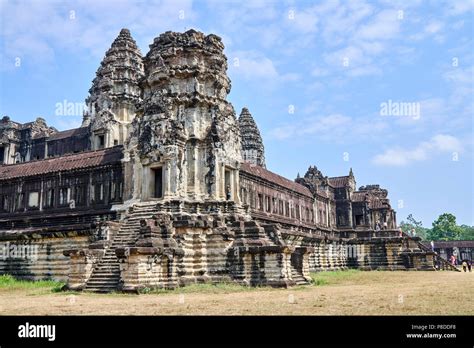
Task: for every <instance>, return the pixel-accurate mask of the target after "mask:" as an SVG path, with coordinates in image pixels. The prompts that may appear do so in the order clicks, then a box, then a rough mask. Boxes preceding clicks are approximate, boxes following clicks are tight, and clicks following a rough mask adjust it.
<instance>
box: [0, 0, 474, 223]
mask: <svg viewBox="0 0 474 348" xmlns="http://www.w3.org/2000/svg"><path fill="white" fill-rule="evenodd" d="M0 11H1V24H0V25H1V28H0V40H1V41H0V43H1V46H0V51H1V61H0V73H1V75H0V76H1V79H0V83H1V84H0V112H1V114H2V115H9V116H10V117H11V118H13V119H14V120H16V121H19V122H27V121H31V120H33V119H35V118H36V117H38V116H41V117H44V118H45V119H46V120H47V122H48V123H49V124H51V125H53V126H55V127H57V128H58V129H68V128H73V127H77V126H78V125H80V122H81V116H79V115H77V116H57V115H55V109H56V104H57V103H61V102H63V101H64V100H66V101H68V102H73V103H81V102H83V101H84V99H85V98H86V97H87V92H88V89H89V88H90V86H91V81H92V79H93V78H94V74H95V71H96V70H97V68H98V66H99V63H100V61H101V59H102V58H103V55H104V53H105V51H106V50H107V49H108V48H109V46H110V44H111V43H112V41H113V40H114V38H115V37H116V36H117V35H118V32H119V31H120V29H121V28H124V27H126V28H129V29H130V30H131V32H132V35H133V37H134V38H135V40H136V41H137V43H138V45H139V47H140V49H141V51H142V53H143V54H146V52H147V51H148V45H149V44H150V43H151V42H152V40H153V38H154V37H156V36H158V35H159V34H160V33H162V32H164V31H167V30H173V31H184V30H187V29H190V28H194V29H197V30H201V31H203V32H204V33H214V34H217V35H219V36H221V37H222V38H223V41H224V44H225V46H226V48H225V53H226V55H227V57H228V61H229V71H228V73H229V76H230V78H231V80H232V91H231V93H230V95H229V98H228V99H229V100H230V101H231V102H232V103H233V105H234V108H235V110H236V112H237V113H240V110H241V108H242V107H243V106H247V107H248V108H249V110H250V112H251V113H252V114H253V116H254V118H255V120H256V121H257V123H258V125H259V127H260V130H261V133H262V135H263V138H264V143H265V147H266V159H267V167H268V168H269V169H270V170H272V171H275V172H277V173H279V174H282V175H284V176H286V177H288V178H294V177H296V174H297V173H298V172H299V173H300V174H304V173H305V171H306V169H307V168H308V166H309V165H316V166H317V167H318V168H319V169H320V170H322V171H323V173H324V174H325V175H328V176H339V175H346V174H347V173H348V172H349V168H350V167H352V168H353V171H354V174H355V175H356V180H357V185H358V186H361V185H366V184H374V183H379V184H380V185H381V186H382V187H384V188H386V189H388V190H389V192H390V198H391V201H392V205H393V206H394V207H395V209H396V210H397V212H398V221H399V222H400V221H401V220H403V219H406V217H407V215H408V214H410V213H412V214H413V215H414V217H415V218H416V219H418V220H422V221H423V224H424V225H425V226H427V227H429V226H430V225H431V222H432V221H433V220H434V219H435V218H437V216H438V215H440V214H442V213H444V212H451V213H453V214H455V215H456V216H457V218H458V223H464V224H470V225H474V219H473V216H474V208H473V197H474V195H473V169H474V168H473V163H474V162H473V151H472V150H473V114H474V113H473V104H474V102H473V95H474V94H473V81H474V80H473V73H474V59H473V58H474V54H473V52H474V50H473V36H474V35H473V31H474V30H473V25H474V24H473V13H474V12H473V11H474V1H472V0H462V1H416V0H412V1H378V2H376V1H335V0H325V1H311V2H310V1H245V2H243V3H241V2H239V1H104V0H91V1H67V2H66V1H6V0H0ZM389 102H391V105H392V106H393V105H397V106H400V107H402V106H403V105H405V106H407V105H409V106H413V109H410V110H419V112H411V111H410V110H408V109H405V110H404V111H403V112H400V113H398V114H397V113H396V111H394V110H393V109H391V110H392V112H391V113H390V114H388V115H387V114H384V113H383V112H382V111H381V110H382V105H384V104H383V103H386V104H385V105H388V103H389ZM417 108H419V109H417Z"/></svg>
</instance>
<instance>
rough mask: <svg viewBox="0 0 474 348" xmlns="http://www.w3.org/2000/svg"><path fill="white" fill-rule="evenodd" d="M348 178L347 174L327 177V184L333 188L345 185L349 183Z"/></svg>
mask: <svg viewBox="0 0 474 348" xmlns="http://www.w3.org/2000/svg"><path fill="white" fill-rule="evenodd" d="M349 178H350V176H349V175H346V176H336V177H332V178H329V179H328V180H329V185H331V186H332V187H335V188H340V187H346V186H348V185H349Z"/></svg>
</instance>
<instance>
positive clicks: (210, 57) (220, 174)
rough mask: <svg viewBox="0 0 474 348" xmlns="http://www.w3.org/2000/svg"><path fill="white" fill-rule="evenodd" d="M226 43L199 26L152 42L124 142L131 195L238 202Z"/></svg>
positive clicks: (237, 144) (237, 151)
mask: <svg viewBox="0 0 474 348" xmlns="http://www.w3.org/2000/svg"><path fill="white" fill-rule="evenodd" d="M223 49H224V45H223V44H222V41H221V39H220V38H219V37H218V36H216V35H212V34H211V35H207V36H206V35H204V34H203V33H200V32H197V31H195V30H189V31H187V32H185V33H176V32H166V33H164V34H162V35H160V36H159V37H157V38H155V40H154V42H153V44H151V45H150V51H149V52H148V54H147V55H146V57H145V59H144V69H145V78H144V79H143V80H142V83H141V89H142V93H143V96H142V97H143V102H142V103H141V104H140V106H139V108H138V111H137V116H136V118H135V119H134V121H133V132H132V136H131V138H130V141H129V144H128V147H127V151H128V152H129V153H130V159H131V160H132V161H134V162H135V164H136V165H135V168H136V169H135V172H134V175H133V181H134V182H133V185H131V186H133V192H132V196H133V198H134V199H140V200H151V199H165V200H166V199H185V200H189V201H203V200H231V201H235V202H236V203H238V202H239V197H238V187H239V184H238V169H239V164H240V162H241V153H240V133H239V126H238V122H237V120H236V117H235V111H234V108H233V106H232V104H230V103H229V102H227V100H226V98H227V95H228V93H229V92H230V88H231V83H230V79H229V78H228V76H227V74H226V70H227V59H226V57H225V55H224V53H223ZM130 198H132V197H130Z"/></svg>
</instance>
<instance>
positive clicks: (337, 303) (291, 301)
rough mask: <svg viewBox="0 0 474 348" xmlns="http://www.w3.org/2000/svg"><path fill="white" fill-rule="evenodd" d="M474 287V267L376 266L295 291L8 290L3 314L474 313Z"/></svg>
mask: <svg viewBox="0 0 474 348" xmlns="http://www.w3.org/2000/svg"><path fill="white" fill-rule="evenodd" d="M473 286H474V272H473V273H458V272H377V271H374V272H358V273H357V274H354V275H351V276H349V277H345V278H343V279H334V280H330V281H329V282H328V283H327V284H326V285H320V286H316V285H307V286H301V287H297V288H290V289H267V288H259V289H241V290H238V288H237V290H226V289H216V290H212V289H211V290H209V288H205V289H204V290H198V291H196V292H185V291H181V292H180V290H176V291H173V292H169V293H160V294H142V295H125V294H106V295H99V294H90V293H68V292H60V293H52V292H51V290H50V289H0V314H2V315H67V314H70V315H73V314H77V315H82V314H84V315H85V314H88V315H94V314H96V315H98V314H100V315H254V314H258V315H396V314H400V315H403V314H410V315H417V314H419V315H427V314H434V315H473V314H474V291H473ZM461 289H465V290H464V291H462V290H461Z"/></svg>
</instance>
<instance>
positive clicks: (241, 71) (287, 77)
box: [229, 51, 301, 87]
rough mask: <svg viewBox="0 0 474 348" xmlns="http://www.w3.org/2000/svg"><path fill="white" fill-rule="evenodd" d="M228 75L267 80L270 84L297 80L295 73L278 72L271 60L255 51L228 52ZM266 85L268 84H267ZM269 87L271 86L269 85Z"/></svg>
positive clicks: (249, 79)
mask: <svg viewBox="0 0 474 348" xmlns="http://www.w3.org/2000/svg"><path fill="white" fill-rule="evenodd" d="M229 75H230V76H231V77H232V76H236V75H239V76H241V77H242V78H244V79H245V80H248V81H253V82H257V81H260V82H261V81H262V80H264V81H267V82H271V84H272V85H276V84H279V83H281V82H294V81H298V80H299V79H300V78H301V76H300V75H299V74H296V73H280V72H279V71H278V70H277V68H276V67H275V65H274V64H273V61H272V60H271V59H270V58H268V57H266V56H264V55H263V54H262V53H260V52H257V51H237V52H231V53H230V54H229ZM267 87H268V85H267ZM270 87H271V86H270Z"/></svg>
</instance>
